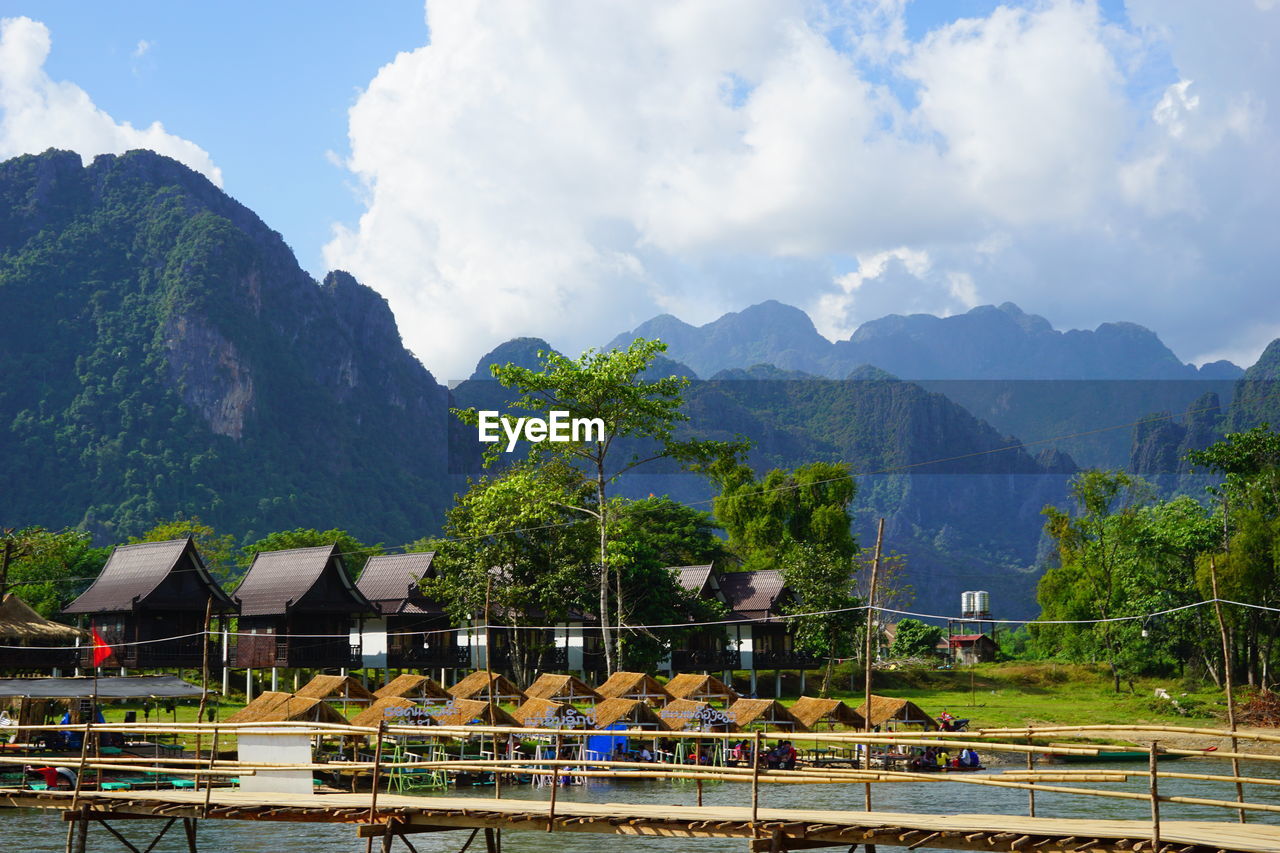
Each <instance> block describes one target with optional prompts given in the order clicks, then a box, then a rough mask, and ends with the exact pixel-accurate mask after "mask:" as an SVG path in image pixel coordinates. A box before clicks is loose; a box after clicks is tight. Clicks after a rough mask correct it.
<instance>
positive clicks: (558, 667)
mask: <svg viewBox="0 0 1280 853" xmlns="http://www.w3.org/2000/svg"><path fill="white" fill-rule="evenodd" d="M492 665H493V666H494V667H495V668H497V669H510V668H511V651H510V650H509V649H494V650H493V663H492ZM533 668H534V669H537V670H541V671H543V672H562V671H564V670H566V669H568V668H569V650H568V649H566V648H562V647H560V646H556V647H554V648H550V649H543V650H542V651H541V652H539V653H537V654H536V655H534V656H533Z"/></svg>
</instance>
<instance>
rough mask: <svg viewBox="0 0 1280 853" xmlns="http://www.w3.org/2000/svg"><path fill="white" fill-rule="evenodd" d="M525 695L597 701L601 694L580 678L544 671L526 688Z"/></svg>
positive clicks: (538, 697) (568, 700)
mask: <svg viewBox="0 0 1280 853" xmlns="http://www.w3.org/2000/svg"><path fill="white" fill-rule="evenodd" d="M524 695H525V696H528V697H529V698H530V699H563V700H565V701H567V702H573V701H574V700H583V699H586V700H589V701H591V702H595V701H597V700H598V699H599V698H600V694H599V693H597V692H596V691H594V690H592V689H591V686H590V685H588V684H587V683H586V682H584V681H582V680H581V679H580V678H577V677H576V676H573V675H555V674H553V673H550V672H544V673H543V674H542V675H539V676H538V677H537V678H536V679H534V681H533V683H532V684H530V685H529V686H528V687H526V688H525V691H524Z"/></svg>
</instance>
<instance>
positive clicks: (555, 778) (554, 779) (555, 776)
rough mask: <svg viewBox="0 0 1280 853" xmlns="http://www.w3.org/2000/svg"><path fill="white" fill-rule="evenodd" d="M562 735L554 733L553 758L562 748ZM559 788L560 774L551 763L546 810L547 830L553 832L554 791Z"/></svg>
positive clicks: (554, 816) (554, 814)
mask: <svg viewBox="0 0 1280 853" xmlns="http://www.w3.org/2000/svg"><path fill="white" fill-rule="evenodd" d="M563 745H564V741H563V735H556V747H555V749H556V754H555V760H556V761H559V760H560V750H561V749H562V748H563ZM559 788H560V774H559V773H558V772H556V767H555V765H554V764H553V765H552V767H551V808H550V809H548V810H547V832H554V831H555V826H556V791H557V790H559Z"/></svg>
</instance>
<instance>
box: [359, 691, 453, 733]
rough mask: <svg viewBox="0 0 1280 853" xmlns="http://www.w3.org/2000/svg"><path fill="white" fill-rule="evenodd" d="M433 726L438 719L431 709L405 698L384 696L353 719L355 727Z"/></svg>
mask: <svg viewBox="0 0 1280 853" xmlns="http://www.w3.org/2000/svg"><path fill="white" fill-rule="evenodd" d="M382 722H385V723H386V724H387V725H389V726H433V725H435V724H436V719H435V717H433V716H432V715H431V713H430V709H428V708H425V707H423V706H422V705H420V704H418V703H417V702H415V701H413V700H412V699H406V698H404V697H403V696H384V697H383V698H381V699H378V700H377V701H376V702H374V703H373V704H372V705H370V706H369V707H368V708H365V709H364V710H363V711H361V712H360V713H359V714H356V715H355V716H354V717H352V718H351V724H352V725H353V726H370V727H376V726H377V725H378V724H379V723H382Z"/></svg>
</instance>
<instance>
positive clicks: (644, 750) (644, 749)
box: [640, 744, 653, 762]
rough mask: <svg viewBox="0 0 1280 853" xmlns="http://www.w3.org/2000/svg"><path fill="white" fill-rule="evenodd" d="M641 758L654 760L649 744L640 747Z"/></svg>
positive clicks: (647, 760) (642, 759)
mask: <svg viewBox="0 0 1280 853" xmlns="http://www.w3.org/2000/svg"><path fill="white" fill-rule="evenodd" d="M640 760H641V761H645V762H651V761H653V753H652V752H650V751H649V745H648V744H645V745H644V746H642V747H640Z"/></svg>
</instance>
